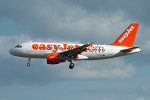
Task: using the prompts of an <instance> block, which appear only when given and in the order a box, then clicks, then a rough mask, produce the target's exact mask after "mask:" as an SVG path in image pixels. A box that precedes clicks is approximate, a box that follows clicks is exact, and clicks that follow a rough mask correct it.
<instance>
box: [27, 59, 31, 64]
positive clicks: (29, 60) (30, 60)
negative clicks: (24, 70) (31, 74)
mask: <svg viewBox="0 0 150 100" xmlns="http://www.w3.org/2000/svg"><path fill="white" fill-rule="evenodd" d="M30 61H31V58H29V59H28V63H27V66H30Z"/></svg>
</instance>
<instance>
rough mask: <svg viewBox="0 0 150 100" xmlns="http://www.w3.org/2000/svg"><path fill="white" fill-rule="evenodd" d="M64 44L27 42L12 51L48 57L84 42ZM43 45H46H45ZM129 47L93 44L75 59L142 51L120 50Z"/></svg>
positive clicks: (89, 58) (27, 56) (15, 53)
mask: <svg viewBox="0 0 150 100" xmlns="http://www.w3.org/2000/svg"><path fill="white" fill-rule="evenodd" d="M34 44H38V47H36V49H34V48H33V47H32V46H33V45H34ZM64 44H65V45H66V47H64ZM64 44H60V43H40V42H27V43H22V44H19V45H21V48H19V47H15V48H13V49H11V50H10V53H11V54H12V55H14V56H18V57H25V58H47V54H48V53H60V52H63V51H67V50H71V49H73V48H75V47H77V46H82V45H84V44H66V43H64ZM40 45H42V47H40ZM43 45H45V47H43ZM47 45H51V49H50V48H49V47H47ZM58 46H59V47H58ZM69 47H71V48H69ZM128 48H130V47H121V46H111V45H91V46H89V47H87V50H86V51H85V52H82V53H81V54H79V55H78V57H77V58H76V59H74V60H99V59H107V58H113V57H118V56H124V55H130V54H133V53H138V52H141V50H140V49H139V48H136V49H134V50H132V51H131V52H127V53H126V52H120V51H121V50H124V49H128Z"/></svg>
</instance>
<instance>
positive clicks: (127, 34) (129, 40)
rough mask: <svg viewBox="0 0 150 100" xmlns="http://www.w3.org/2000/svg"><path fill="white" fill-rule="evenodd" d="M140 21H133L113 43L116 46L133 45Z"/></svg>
mask: <svg viewBox="0 0 150 100" xmlns="http://www.w3.org/2000/svg"><path fill="white" fill-rule="evenodd" d="M138 26H139V23H132V24H131V25H130V26H129V27H128V28H127V29H126V30H125V31H124V32H123V33H122V34H121V35H120V37H119V38H118V39H117V40H116V41H115V42H114V43H112V44H110V45H114V46H125V47H133V43H134V39H135V36H136V32H137V29H138Z"/></svg>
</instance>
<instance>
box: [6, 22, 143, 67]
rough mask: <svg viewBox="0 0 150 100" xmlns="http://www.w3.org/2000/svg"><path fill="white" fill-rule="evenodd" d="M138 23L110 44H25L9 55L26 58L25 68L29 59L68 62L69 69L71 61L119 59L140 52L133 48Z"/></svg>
mask: <svg viewBox="0 0 150 100" xmlns="http://www.w3.org/2000/svg"><path fill="white" fill-rule="evenodd" d="M138 26H139V23H132V24H131V25H130V26H129V27H128V28H127V29H126V30H125V31H124V32H123V33H122V34H121V35H120V37H119V38H118V39H117V40H116V41H115V42H114V43H112V44H109V45H93V43H87V44H68V43H43V42H32V41H31V42H27V43H22V44H18V45H17V46H16V47H15V48H13V49H11V50H10V51H9V52H10V54H12V55H14V56H18V57H24V58H28V63H27V66H30V61H31V58H44V59H47V64H52V65H54V64H59V63H62V62H65V61H68V62H70V65H69V68H70V69H73V68H74V66H75V65H74V63H73V61H78V60H101V59H108V58H114V57H120V56H125V55H130V54H134V53H139V52H141V49H140V48H139V47H133V44H134V40H135V36H136V33H137V29H138Z"/></svg>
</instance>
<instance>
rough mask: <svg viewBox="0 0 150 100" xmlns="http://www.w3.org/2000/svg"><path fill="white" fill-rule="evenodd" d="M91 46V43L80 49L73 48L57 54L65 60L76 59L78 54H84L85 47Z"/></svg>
mask: <svg viewBox="0 0 150 100" xmlns="http://www.w3.org/2000/svg"><path fill="white" fill-rule="evenodd" d="M92 44H93V43H90V44H84V45H82V46H80V47H77V48H73V49H71V50H67V51H64V52H60V53H59V54H61V55H62V56H63V57H65V58H66V59H76V58H77V56H78V54H80V53H82V52H84V51H85V50H87V47H88V46H90V45H92Z"/></svg>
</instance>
